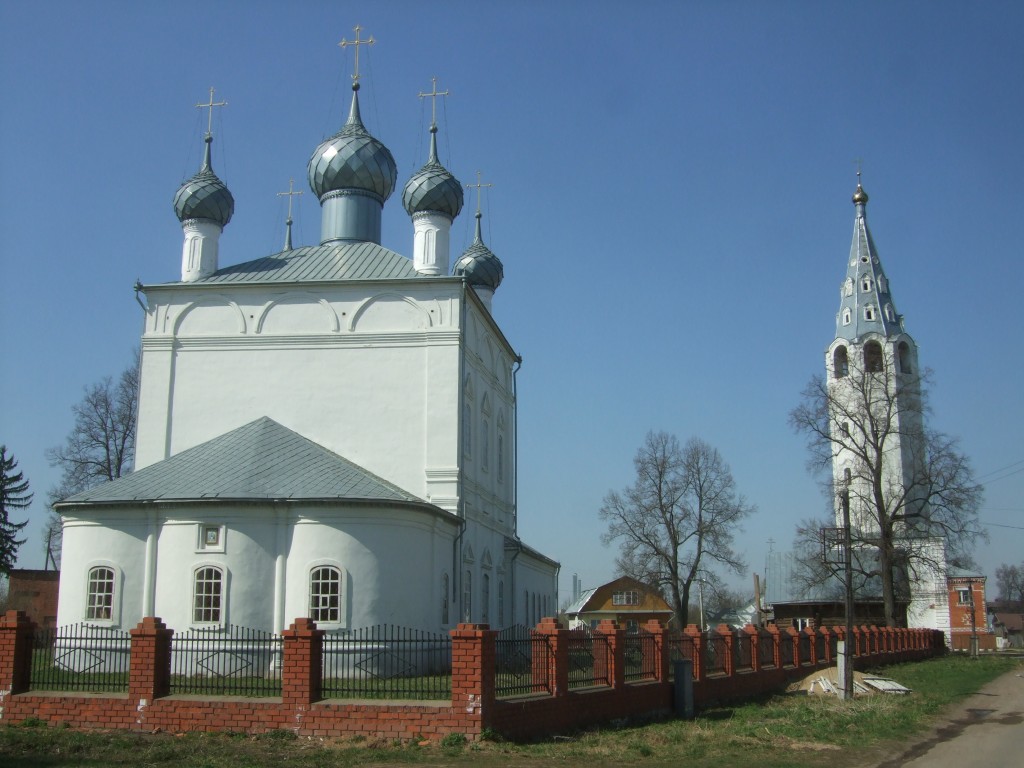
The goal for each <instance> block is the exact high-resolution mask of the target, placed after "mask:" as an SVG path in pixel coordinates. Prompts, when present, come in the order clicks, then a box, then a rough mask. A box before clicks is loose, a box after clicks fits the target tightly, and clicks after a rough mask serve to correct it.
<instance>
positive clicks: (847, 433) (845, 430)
mask: <svg viewBox="0 0 1024 768" xmlns="http://www.w3.org/2000/svg"><path fill="white" fill-rule="evenodd" d="M840 429H841V430H842V431H843V437H849V436H850V422H848V421H844V422H843V425H842V427H840Z"/></svg>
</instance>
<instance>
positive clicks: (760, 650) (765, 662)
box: [757, 632, 775, 669]
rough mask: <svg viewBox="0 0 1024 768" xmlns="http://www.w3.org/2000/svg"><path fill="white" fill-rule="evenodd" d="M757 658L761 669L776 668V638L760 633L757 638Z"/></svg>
mask: <svg viewBox="0 0 1024 768" xmlns="http://www.w3.org/2000/svg"><path fill="white" fill-rule="evenodd" d="M757 658H758V663H759V664H760V665H761V669H765V668H767V667H774V666H775V638H774V636H773V635H770V634H767V633H765V632H760V633H759V634H758V636H757Z"/></svg>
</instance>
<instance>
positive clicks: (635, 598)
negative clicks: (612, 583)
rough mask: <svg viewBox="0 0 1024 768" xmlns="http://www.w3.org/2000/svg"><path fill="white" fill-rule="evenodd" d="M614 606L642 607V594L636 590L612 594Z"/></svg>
mask: <svg viewBox="0 0 1024 768" xmlns="http://www.w3.org/2000/svg"><path fill="white" fill-rule="evenodd" d="M612 605H640V593H639V592H637V591H636V590H625V591H623V592H612Z"/></svg>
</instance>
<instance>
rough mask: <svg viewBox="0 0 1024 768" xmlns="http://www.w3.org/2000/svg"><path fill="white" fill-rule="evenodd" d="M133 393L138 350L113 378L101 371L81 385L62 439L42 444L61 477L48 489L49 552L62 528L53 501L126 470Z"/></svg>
mask: <svg viewBox="0 0 1024 768" xmlns="http://www.w3.org/2000/svg"><path fill="white" fill-rule="evenodd" d="M138 397H139V355H138V353H136V354H135V358H134V360H133V362H132V364H131V365H130V366H128V367H127V368H125V370H124V371H122V372H121V375H120V376H119V377H118V379H117V382H116V383H115V382H114V380H113V379H112V378H111V377H110V376H106V377H104V378H103V379H102V380H100V381H99V382H97V383H96V384H93V385H92V386H89V387H86V388H85V394H84V396H83V397H82V399H81V400H80V401H79V402H78V403H76V404H75V405H74V407H73V408H72V412H73V413H74V415H75V423H74V426H73V427H72V428H71V431H70V432H69V433H68V436H67V439H66V440H65V441H64V444H63V445H59V446H55V447H53V448H49V449H47V451H46V458H47V459H48V460H49V462H50V466H52V467H58V468H59V469H60V470H61V478H60V482H59V483H58V484H57V485H55V486H53V487H52V488H50V490H49V491H48V492H47V500H48V504H49V507H50V519H49V522H48V524H47V532H46V535H47V539H46V540H47V542H48V543H49V549H50V550H51V551H52V552H54V553H59V552H60V533H61V522H60V516H59V515H57V514H56V513H55V512H54V511H53V505H54V504H55V503H56V502H58V501H61V500H62V499H66V498H67V497H69V496H73V495H74V494H76V493H81V492H82V491H84V490H87V489H89V488H91V487H93V486H94V485H98V484H100V483H103V482H107V481H110V480H116V479H117V478H119V477H121V476H122V475H127V474H128V473H129V472H131V469H132V468H131V465H132V461H133V459H134V456H135V427H136V419H137V416H138V412H137V408H138ZM56 556H57V555H56V554H55V557H56Z"/></svg>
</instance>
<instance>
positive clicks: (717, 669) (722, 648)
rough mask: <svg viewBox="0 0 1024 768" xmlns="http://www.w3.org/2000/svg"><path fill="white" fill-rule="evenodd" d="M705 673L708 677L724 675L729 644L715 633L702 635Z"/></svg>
mask: <svg viewBox="0 0 1024 768" xmlns="http://www.w3.org/2000/svg"><path fill="white" fill-rule="evenodd" d="M704 638H705V639H704V649H705V650H704V659H705V667H704V668H705V671H706V673H707V674H708V675H724V674H725V673H726V670H727V669H728V667H727V666H726V664H727V660H728V655H729V644H728V641H727V640H726V638H725V637H723V636H722V635H720V634H718V633H717V632H708V633H707V634H705V635H704Z"/></svg>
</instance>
